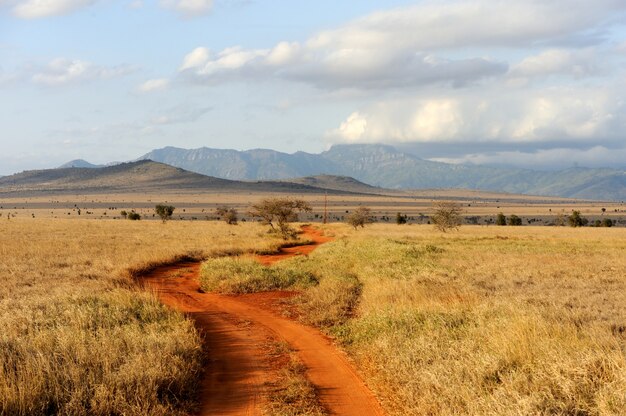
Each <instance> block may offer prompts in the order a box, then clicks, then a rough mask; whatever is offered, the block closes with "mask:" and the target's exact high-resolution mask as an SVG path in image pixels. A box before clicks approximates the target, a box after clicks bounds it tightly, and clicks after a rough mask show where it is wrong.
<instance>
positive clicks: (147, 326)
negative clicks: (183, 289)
mask: <svg viewBox="0 0 626 416" xmlns="http://www.w3.org/2000/svg"><path fill="white" fill-rule="evenodd" d="M272 243H275V242H274V241H272V239H269V238H266V234H265V233H264V232H263V230H262V229H261V228H260V226H258V225H256V224H250V225H249V226H240V227H228V226H227V225H225V224H223V223H215V222H212V223H208V222H202V223H193V224H192V223H190V222H169V223H167V224H161V223H160V222H157V221H150V222H144V221H140V222H133V221H123V222H122V221H97V220H82V221H70V220H61V219H57V220H40V219H19V218H13V219H10V220H7V219H6V218H2V221H0V282H1V285H0V328H1V330H0V414H2V415H42V414H63V415H85V414H90V415H111V414H117V415H122V414H123V415H174V414H184V413H186V412H187V411H189V410H191V408H192V407H193V402H194V399H195V394H194V393H195V392H194V386H195V382H196V380H197V379H198V377H199V374H200V368H201V365H202V363H201V359H200V346H201V343H200V339H199V336H198V334H197V332H196V330H195V328H194V326H193V323H192V322H191V321H190V320H188V319H185V318H184V317H183V316H182V315H181V314H179V313H177V312H175V311H172V310H170V309H167V308H166V307H164V306H162V305H161V304H160V303H159V302H158V301H157V300H156V297H155V296H154V295H153V294H151V293H147V292H144V291H143V290H140V288H139V287H138V286H137V284H136V283H135V282H134V280H133V276H135V275H136V274H137V273H139V272H140V271H142V270H145V269H148V268H150V267H153V266H155V265H157V264H161V263H167V262H172V261H175V260H176V259H179V258H181V256H189V257H194V258H200V257H206V256H212V255H223V254H236V253H240V252H246V251H248V250H250V249H251V248H252V247H253V246H254V247H260V248H267V247H269V245H271V244H272Z"/></svg>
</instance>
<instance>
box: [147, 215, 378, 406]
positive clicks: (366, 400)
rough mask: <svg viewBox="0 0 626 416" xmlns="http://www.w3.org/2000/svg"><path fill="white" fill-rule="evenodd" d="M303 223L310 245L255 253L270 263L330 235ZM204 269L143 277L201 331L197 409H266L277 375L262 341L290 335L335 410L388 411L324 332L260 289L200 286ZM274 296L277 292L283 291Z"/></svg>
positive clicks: (182, 267) (165, 270) (171, 269)
mask: <svg viewBox="0 0 626 416" xmlns="http://www.w3.org/2000/svg"><path fill="white" fill-rule="evenodd" d="M303 230H304V232H305V237H307V238H309V239H311V240H313V244H312V245H310V246H299V247H293V248H288V249H283V252H281V253H280V254H278V255H276V256H258V260H259V261H260V262H262V263H264V264H271V263H273V262H275V261H278V260H282V259H284V258H288V257H292V256H295V255H299V254H307V253H309V252H310V251H312V250H313V249H315V247H317V246H318V245H319V244H322V243H324V242H326V241H328V240H329V239H328V238H327V237H324V236H323V235H322V234H321V233H320V232H319V231H318V230H315V229H313V228H312V227H309V228H305V227H303ZM199 271H200V263H184V264H178V265H175V266H168V267H162V268H158V269H156V270H154V271H153V272H152V273H150V274H148V275H146V276H144V277H143V281H144V282H145V283H146V285H147V286H148V287H150V288H152V289H153V290H155V292H156V293H157V294H158V296H159V298H160V299H161V301H162V302H163V303H165V304H166V305H168V306H171V307H173V308H175V309H177V310H180V311H183V312H186V313H188V314H189V315H190V316H191V317H192V318H193V319H194V321H195V323H196V326H197V328H198V329H199V331H200V333H201V334H202V335H203V339H204V351H206V354H207V362H208V363H209V364H208V368H206V371H205V375H204V377H203V380H202V385H201V392H200V394H201V397H200V403H201V407H200V409H199V410H200V411H199V414H200V415H260V414H261V410H262V407H263V404H264V393H265V388H264V384H265V383H267V382H269V381H271V380H270V378H271V374H272V373H271V363H269V362H268V356H267V351H265V349H264V345H266V344H267V342H268V340H272V339H273V340H276V339H278V340H281V341H284V342H287V343H288V344H289V345H290V346H291V348H292V349H294V350H295V352H296V354H297V355H298V357H299V359H300V360H301V361H302V363H303V364H304V365H305V366H306V368H307V372H306V376H307V378H308V379H309V380H310V381H311V383H313V384H314V385H315V387H316V389H317V392H318V395H319V398H320V402H321V404H322V405H323V406H324V407H325V408H326V410H327V411H328V412H329V413H330V414H332V415H346V416H352V415H354V416H357V415H358V416H362V415H368V416H369V415H372V416H376V415H383V414H384V413H383V411H382V408H381V407H380V405H379V404H378V402H377V400H376V398H375V397H374V396H373V394H372V393H371V392H370V390H369V389H368V388H367V386H365V384H364V383H363V381H362V380H361V379H360V378H359V376H358V375H357V373H356V372H355V371H354V369H353V367H352V365H351V364H350V362H349V361H348V360H347V357H346V356H345V354H344V353H342V352H341V351H339V350H338V349H337V348H335V347H334V346H333V345H332V344H331V342H330V341H329V340H328V339H327V338H326V337H325V336H323V335H322V334H321V333H320V332H319V331H317V330H316V329H314V328H310V327H307V326H304V325H302V324H300V323H298V322H296V321H293V320H289V319H287V318H284V317H281V316H279V315H278V314H277V313H276V312H275V311H272V310H271V308H268V307H267V303H263V304H262V303H259V302H258V299H257V297H258V296H254V295H247V296H246V295H244V296H226V295H218V294H214V293H201V292H200V290H199V289H200V286H199V281H198V276H199ZM268 295H269V294H268ZM276 295H277V297H278V298H280V297H284V295H285V293H284V292H281V293H276ZM270 297H271V296H270Z"/></svg>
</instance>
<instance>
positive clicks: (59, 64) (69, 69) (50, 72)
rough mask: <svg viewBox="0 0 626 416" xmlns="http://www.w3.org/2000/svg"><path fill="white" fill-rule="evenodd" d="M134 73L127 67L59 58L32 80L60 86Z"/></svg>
mask: <svg viewBox="0 0 626 416" xmlns="http://www.w3.org/2000/svg"><path fill="white" fill-rule="evenodd" d="M132 71H133V68H132V67H129V66H126V65H121V66H115V67H104V66H99V65H95V64H92V63H90V62H86V61H81V60H78V59H75V60H70V59H65V58H58V59H54V60H53V61H51V62H50V63H49V64H48V65H47V66H45V67H44V68H41V69H39V70H38V71H36V72H35V73H34V74H33V76H32V78H31V80H32V81H33V82H34V83H35V84H40V85H46V86H59V85H64V84H69V83H74V82H82V81H91V80H96V79H111V78H115V77H118V76H122V75H126V74H128V73H130V72H132Z"/></svg>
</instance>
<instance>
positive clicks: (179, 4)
mask: <svg viewBox="0 0 626 416" xmlns="http://www.w3.org/2000/svg"><path fill="white" fill-rule="evenodd" d="M159 4H160V5H161V7H163V8H166V9H170V10H174V11H176V12H178V13H179V14H180V15H181V16H183V17H187V18H189V17H195V16H202V15H205V14H207V13H209V12H210V11H211V10H212V9H213V0H160V2H159Z"/></svg>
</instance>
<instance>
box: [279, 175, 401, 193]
mask: <svg viewBox="0 0 626 416" xmlns="http://www.w3.org/2000/svg"><path fill="white" fill-rule="evenodd" d="M284 181H285V182H290V183H298V184H302V185H308V186H313V187H316V188H322V189H332V190H336V191H349V192H354V193H361V194H376V195H381V194H385V195H389V194H393V193H394V191H392V190H389V189H383V188H380V187H377V186H372V185H368V184H366V183H363V182H360V181H357V180H356V179H354V178H351V177H349V176H336V175H317V176H305V177H303V178H290V179H285V180H284Z"/></svg>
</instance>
